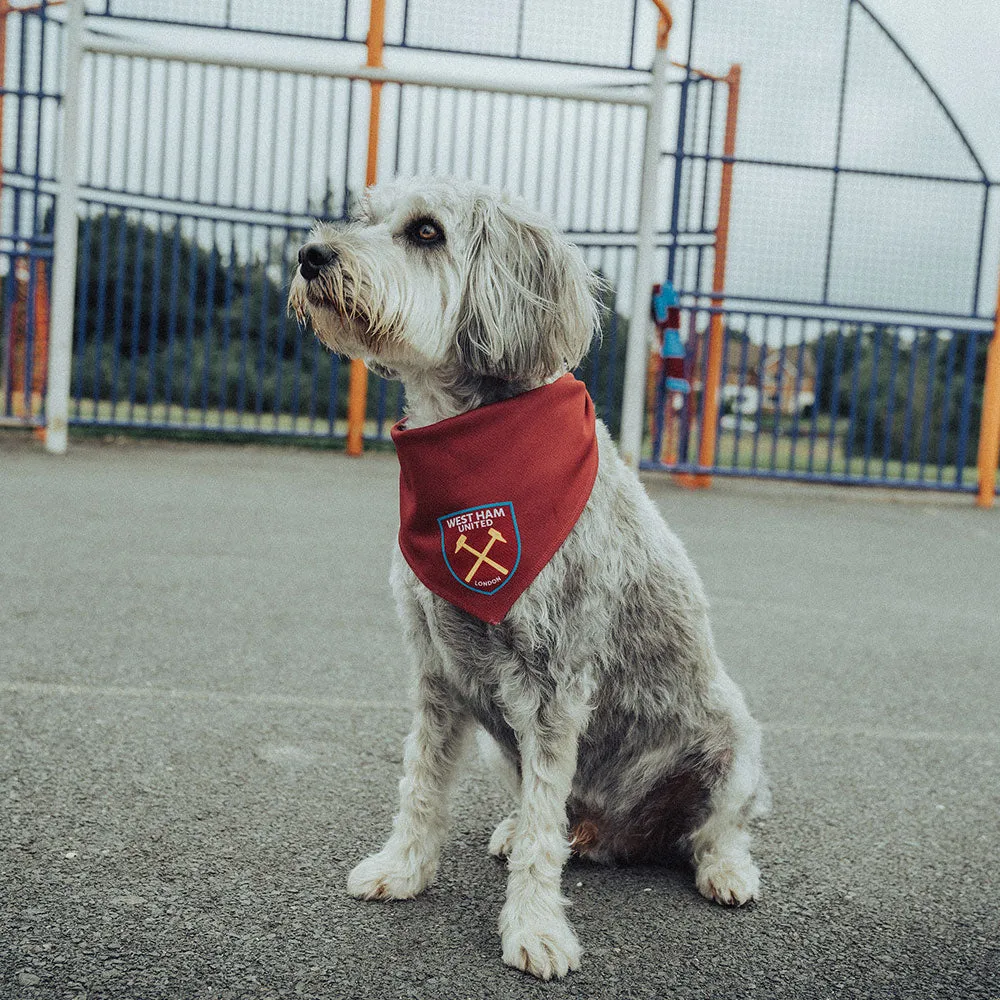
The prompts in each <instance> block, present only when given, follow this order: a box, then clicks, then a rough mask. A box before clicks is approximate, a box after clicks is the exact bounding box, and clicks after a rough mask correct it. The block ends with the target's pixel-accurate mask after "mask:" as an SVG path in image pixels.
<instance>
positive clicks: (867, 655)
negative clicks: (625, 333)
mask: <svg viewBox="0 0 1000 1000" xmlns="http://www.w3.org/2000/svg"><path fill="white" fill-rule="evenodd" d="M396 475H397V467H396V463H395V459H394V458H393V457H392V456H391V455H371V456H368V457H366V458H365V459H363V460H351V459H347V458H345V457H344V456H342V455H340V454H337V453H332V452H325V451H315V450H308V449H294V448H272V447H266V446H246V447H240V446H221V445H214V444H208V445H179V444H165V443H139V442H121V441H118V442H110V443H105V442H94V441H89V442H76V443H74V444H73V446H72V448H71V451H70V454H69V455H68V456H67V457H65V458H61V459H60V458H53V457H50V456H47V455H45V454H43V453H42V452H41V450H40V448H39V446H38V445H37V444H36V443H35V442H33V441H31V440H30V439H28V438H26V437H22V436H20V435H12V434H4V435H0V998H2V1000H8V998H10V1000H35V998H46V1000H48V998H70V997H73V998H88V1000H96V998H108V1000H159V998H170V1000H188V998H190V1000H202V998H205V1000H207V998H229V1000H244V998H248V1000H249V998H271V1000H273V998H286V997H287V998H295V997H313V998H354V997H357V998H367V997H373V998H374V997H378V998H383V997H384V998H397V997H398V998H405V1000H416V998H448V1000H451V998H490V997H503V998H522V997H524V998H527V997H532V998H539V997H552V998H563V997H581V998H594V1000H598V998H618V997H621V998H633V997H635V998H638V997H651V998H726V1000H734V998H743V997H754V998H781V997H802V998H825V997H856V998H869V997H871V998H876V997H877V998H909V997H920V998H951V997H954V998H971V997H977V998H978V997H982V998H987V1000H1000V879H998V866H1000V782H998V775H1000V723H998V716H997V713H998V706H1000V510H993V511H981V510H977V509H976V508H975V507H974V506H973V505H972V501H971V499H970V498H968V497H960V498H954V497H948V496H938V495H933V496H932V495H923V494H920V495H913V494H898V493H877V492H871V491H849V490H836V489H829V488H822V487H803V486H788V485H784V486H783V485H770V484H760V483H750V482H739V481H732V480H729V481H727V480H722V479H719V480H717V481H716V483H715V485H714V487H713V488H712V489H711V490H709V491H702V492H698V493H691V492H687V491H685V490H683V489H680V488H678V487H676V486H674V485H673V484H672V483H671V482H670V480H669V479H666V478H649V479H648V480H647V487H648V488H649V490H650V492H651V494H652V495H653V497H654V498H655V500H656V502H657V503H658V504H659V506H660V508H661V509H662V510H663V512H664V514H665V515H666V517H667V519H668V521H669V522H670V523H671V524H672V525H673V527H674V528H675V529H676V530H677V532H678V533H679V534H680V535H681V537H682V538H683V539H684V540H685V543H686V544H687V547H688V549H689V551H690V552H691V554H692V556H693V557H694V559H695V561H696V563H697V564H698V566H699V567H700V569H701V572H702V575H703V577H704V579H705V582H706V585H707V589H708V591H709V594H710V597H711V598H712V602H713V607H714V625H715V630H716V635H717V640H718V645H719V647H720V650H721V652H722V655H723V658H724V660H725V662H726V664H727V666H728V668H729V670H730V672H731V673H732V674H733V675H734V676H735V677H736V679H737V680H738V681H739V682H740V683H741V684H742V686H743V687H744V689H745V691H746V692H747V696H748V699H749V701H750V703H751V705H752V707H753V709H754V711H755V714H756V715H757V716H758V718H759V719H760V720H761V722H762V723H763V725H764V729H765V740H766V755H767V763H768V768H769V771H770V773H771V776H772V782H773V788H774V810H773V813H772V814H771V815H770V816H769V817H768V818H767V819H766V820H764V821H763V822H761V823H760V824H759V826H758V829H757V833H756V854H757V856H758V860H759V862H760V864H761V867H762V869H763V872H764V880H765V895H764V896H763V898H762V899H761V901H760V902H759V903H758V904H756V905H754V906H752V907H747V908H745V909H743V910H739V911H727V910H724V909H722V908H721V907H718V906H714V905H713V904H710V903H708V902H706V901H705V900H703V899H702V898H701V897H700V896H699V895H698V894H697V892H696V891H695V889H694V886H693V879H692V878H691V875H690V873H689V872H686V871H684V870H679V869H670V868H653V867H639V868H621V869H606V868H598V867H594V866H590V865H586V864H582V863H574V864H571V865H570V867H569V868H568V870H567V873H566V876H565V889H566V892H567V894H568V896H569V898H570V899H571V900H572V903H573V907H572V911H571V915H572V919H573V920H574V923H575V925H576V928H577V931H578V933H579V935H580V937H581V940H582V943H583V946H584V949H585V956H584V966H583V968H582V970H581V971H580V972H578V973H575V974H573V975H571V976H570V977H569V978H568V979H566V980H564V981H562V982H558V983H550V984H541V983H536V982H535V981H533V980H530V979H528V978H527V977H525V976H523V975H522V974H520V973H517V972H514V971H512V970H510V969H506V968H504V967H503V965H502V964H501V962H500V952H499V945H498V939H497V933H496V918H497V915H498V913H499V910H500V906H501V903H502V899H503V890H504V869H503V866H502V865H501V864H500V863H499V862H496V861H495V860H493V859H492V858H489V857H488V856H487V854H486V845H487V842H488V839H489V835H490V832H491V830H492V827H493V825H494V824H495V823H496V822H497V821H498V820H499V819H500V818H501V816H502V813H503V810H504V806H505V803H504V802H503V800H502V797H501V794H500V793H499V791H498V790H497V789H496V788H494V787H493V786H492V785H491V784H490V783H489V782H488V780H486V778H485V776H484V775H482V774H481V773H480V771H479V768H478V766H477V765H473V766H471V767H470V770H469V773H468V774H467V776H466V777H465V778H463V781H462V783H461V786H460V788H459V790H458V794H457V796H456V801H455V804H454V831H453V834H452V837H451V839H450V840H449V842H448V844H447V846H446V849H445V853H444V857H443V860H442V865H441V871H440V875H439V877H438V880H437V882H436V883H435V885H434V886H433V887H432V888H431V889H430V890H428V892H427V893H426V894H425V895H424V896H423V897H421V898H420V899H418V900H415V901H412V902H409V903H393V904H364V903H359V902H355V901H354V900H351V899H350V898H348V897H347V895H346V894H345V891H344V881H345V878H346V875H347V872H348V871H349V870H350V868H351V866H352V865H353V864H354V863H355V862H356V861H357V860H359V859H360V858H361V857H362V856H363V855H364V854H365V853H367V852H368V851H370V850H372V849H374V848H376V847H377V846H378V845H379V844H380V841H381V839H382V838H383V837H384V835H385V834H386V832H387V829H388V826H389V823H390V821H391V817H392V812H393V808H394V804H395V797H396V783H397V780H398V772H399V766H400V744H401V741H402V738H403V736H404V735H405V732H406V730H407V726H408V721H409V708H408V704H409V680H408V667H407V663H406V657H405V653H404V650H403V648H402V645H401V640H400V636H399V634H398V631H397V628H396V625H395V617H394V610H393V605H392V601H391V597H390V594H389V589H388V584H387V581H386V576H387V571H388V564H389V551H390V546H391V544H392V541H393V536H394V533H395V523H396V522H395V518H396V513H395V502H396V492H395V491H396Z"/></svg>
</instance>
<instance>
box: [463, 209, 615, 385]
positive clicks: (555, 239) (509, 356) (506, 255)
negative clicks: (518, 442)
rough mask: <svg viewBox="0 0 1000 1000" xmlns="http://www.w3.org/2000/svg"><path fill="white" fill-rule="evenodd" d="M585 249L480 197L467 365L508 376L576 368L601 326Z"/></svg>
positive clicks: (466, 305) (467, 316)
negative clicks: (582, 252) (583, 251)
mask: <svg viewBox="0 0 1000 1000" xmlns="http://www.w3.org/2000/svg"><path fill="white" fill-rule="evenodd" d="M596 285H597V278H596V276H595V275H594V274H593V273H592V272H591V271H590V269H589V268H588V267H587V265H586V263H585V262H584V260H583V255H582V254H581V253H580V251H579V250H578V249H577V248H576V247H575V246H573V245H572V244H570V243H568V242H567V241H566V240H565V239H563V238H562V237H561V236H560V235H559V234H558V233H555V232H553V230H552V229H551V228H549V226H548V225H546V224H545V223H544V222H541V221H539V220H535V219H531V218H529V217H527V215H526V214H525V213H524V212H523V211H522V210H521V209H519V208H517V207H515V206H513V205H510V204H507V203H504V202H499V201H494V200H492V199H489V198H480V199H477V201H476V203H475V206H474V208H473V221H472V233H471V236H470V239H469V244H468V261H467V270H466V277H465V287H464V289H463V292H462V301H461V305H460V307H459V312H458V318H457V324H456V344H457V348H458V352H459V356H460V358H461V360H462V363H463V365H464V366H465V367H466V369H468V370H471V371H474V372H477V373H479V374H482V375H491V376H494V377H496V378H500V379H504V380H508V381H509V380H515V379H523V378H545V377H548V376H550V375H554V374H558V373H559V372H561V371H564V370H567V369H572V368H575V367H576V366H577V365H578V364H579V363H580V361H581V360H582V359H583V356H584V355H585V354H586V353H587V350H588V349H589V347H590V344H591V341H592V339H593V337H594V334H595V332H596V330H597V326H598V312H597V304H596V300H595V295H594V293H595V291H596Z"/></svg>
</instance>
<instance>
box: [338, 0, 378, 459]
mask: <svg viewBox="0 0 1000 1000" xmlns="http://www.w3.org/2000/svg"><path fill="white" fill-rule="evenodd" d="M384 44H385V0H371V8H370V12H369V20H368V60H367V63H366V64H367V65H368V66H381V65H382V50H383V48H384ZM381 110H382V84H381V83H373V84H371V104H370V105H369V110H368V163H367V166H366V168H365V186H366V187H370V186H371V185H372V184H374V183H375V181H376V180H377V178H378V137H379V115H380V113H381ZM367 412H368V369H367V368H365V363H364V362H363V361H358V360H357V359H355V360H354V361H352V362H351V380H350V384H349V387H348V391H347V454H348V455H355V456H357V455H360V454H361V453H362V452H363V451H364V431H365V416H366V415H367Z"/></svg>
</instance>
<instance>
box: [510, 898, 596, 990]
mask: <svg viewBox="0 0 1000 1000" xmlns="http://www.w3.org/2000/svg"><path fill="white" fill-rule="evenodd" d="M500 941H501V944H502V946H503V960H504V963H505V964H506V965H510V966H512V967H513V968H515V969H520V970H521V971H522V972H527V973H530V974H531V975H532V976H536V977H537V978H538V979H544V980H549V979H561V978H562V977H563V976H565V975H566V974H567V973H568V972H571V971H572V970H574V969H579V968H580V955H581V950H580V942H579V941H577V939H576V934H574V933H573V928H572V927H570V925H569V921H568V920H567V919H566V917H565V916H563V914H562V912H561V911H559V910H557V911H556V912H554V913H552V914H551V915H549V917H548V918H547V919H544V920H540V919H538V917H537V916H535V917H534V918H532V919H528V918H525V917H523V916H518V915H516V914H511V913H508V906H505V907H504V910H503V912H502V913H501V915H500Z"/></svg>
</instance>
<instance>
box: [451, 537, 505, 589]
mask: <svg viewBox="0 0 1000 1000" xmlns="http://www.w3.org/2000/svg"><path fill="white" fill-rule="evenodd" d="M489 532H490V540H489V541H488V542H487V543H486V548H484V549H483V551H482V552H480V551H479V550H478V549H474V548H473V547H472V546H471V545H469V544H468V542H467V537H468V536H466V535H459V536H458V541H457V542H456V543H455V552H456V554H457V553H459V552H461V551H462V549H465V551H466V552H471V553H472V554H473V555H474V556H476V561H475V563H474V564H473V566H472V569H470V570H469V572H468V573H467V574H466V577H465V582H466V583H470V582H471V580H472V578H473V577H474V576H475V575H476V572H477V571H478V569H479V567H480V566H482V564H483V563H486V565H487V566H492V567H493V568H494V569H495V570H496V571H497V572H498V573H501V574H502V575H503V576H506V575H507V568H506V567H505V566H501V565H500V563H498V562H494V561H493V560H492V559H491V558H490V549H492V548H493V546H494V544H496V543H497V542H503V543H504V544H505V545H506V544H507V539H506V538H504V537H503V535H501V534H500V532H499V531H497V529H496V528H490V529H489Z"/></svg>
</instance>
